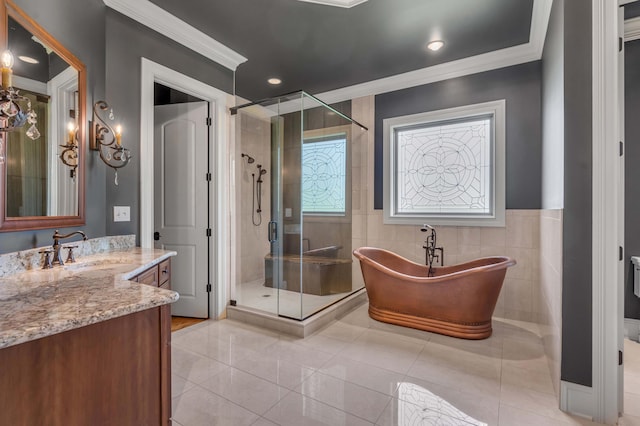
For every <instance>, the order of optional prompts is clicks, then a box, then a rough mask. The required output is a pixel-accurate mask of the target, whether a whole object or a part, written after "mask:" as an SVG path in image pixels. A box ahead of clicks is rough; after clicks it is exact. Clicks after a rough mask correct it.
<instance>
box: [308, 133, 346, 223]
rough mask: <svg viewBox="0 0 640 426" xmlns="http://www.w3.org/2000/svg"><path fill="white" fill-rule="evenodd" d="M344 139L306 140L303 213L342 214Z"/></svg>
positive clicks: (344, 167)
mask: <svg viewBox="0 0 640 426" xmlns="http://www.w3.org/2000/svg"><path fill="white" fill-rule="evenodd" d="M346 165H347V139H346V136H345V135H338V136H334V137H331V138H320V139H307V140H305V141H304V143H303V145H302V211H303V212H304V213H329V214H343V213H345V210H346V209H345V206H346V198H345V195H346V194H345V192H346V191H345V189H346Z"/></svg>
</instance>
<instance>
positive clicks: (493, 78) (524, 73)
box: [374, 61, 542, 209]
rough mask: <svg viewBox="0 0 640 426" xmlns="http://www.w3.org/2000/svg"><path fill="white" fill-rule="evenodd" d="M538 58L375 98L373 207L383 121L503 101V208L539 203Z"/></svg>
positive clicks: (378, 201)
mask: <svg viewBox="0 0 640 426" xmlns="http://www.w3.org/2000/svg"><path fill="white" fill-rule="evenodd" d="M541 92H542V90H541V65H540V61H536V62H530V63H527V64H522V65H517V66H513V67H508V68H502V69H499V70H493V71H487V72H483V73H479V74H474V75H470V76H465V77H459V78H454V79H451V80H445V81H440V82H437V83H432V84H427V85H424V86H418V87H412V88H409V89H404V90H398V91H395V92H389V93H385V94H382V95H378V96H376V105H375V114H376V126H375V181H374V185H375V186H374V191H375V195H374V208H376V209H382V207H383V203H382V137H383V134H382V120H384V119H385V118H389V117H397V116H402V115H408V114H416V113H420V112H426V111H435V110H439V109H445V108H452V107H457V106H462V105H470V104H476V103H481V102H488V101H494V100H498V99H506V104H507V105H506V115H507V117H506V134H507V137H506V159H507V161H506V163H507V164H506V206H507V208H508V209H538V208H540V206H541V170H542V167H541V161H542V142H541V140H542V135H541V120H542V118H541V109H542V107H541Z"/></svg>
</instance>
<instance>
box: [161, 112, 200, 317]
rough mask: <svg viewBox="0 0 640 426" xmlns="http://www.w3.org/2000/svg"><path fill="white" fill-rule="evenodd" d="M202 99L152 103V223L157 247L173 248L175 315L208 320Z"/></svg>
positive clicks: (172, 276) (172, 272) (172, 285)
mask: <svg viewBox="0 0 640 426" xmlns="http://www.w3.org/2000/svg"><path fill="white" fill-rule="evenodd" d="M208 109H209V108H208V104H207V102H190V103H182V104H172V105H160V106H156V107H155V115H154V127H155V139H154V197H153V198H154V225H155V231H156V232H157V233H158V234H159V236H160V237H159V239H158V240H157V241H156V247H157V248H163V249H166V250H174V251H176V252H177V253H178V255H177V256H176V257H174V258H172V259H171V288H172V290H174V291H177V292H178V293H180V299H179V300H178V301H177V302H176V303H174V304H173V305H172V307H171V314H172V315H176V316H185V317H196V318H208V316H209V312H208V311H209V309H208V307H209V305H208V293H207V284H208V283H209V256H208V237H207V234H206V232H207V227H208V208H207V204H208V187H207V184H208V182H207V180H206V174H207V171H208V156H209V153H208V147H207V145H208V137H207V132H208V126H207V124H206V120H207V116H208Z"/></svg>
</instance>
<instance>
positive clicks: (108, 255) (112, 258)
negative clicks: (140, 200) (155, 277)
mask: <svg viewBox="0 0 640 426" xmlns="http://www.w3.org/2000/svg"><path fill="white" fill-rule="evenodd" d="M128 245H129V244H123V245H121V246H119V248H113V246H109V247H107V248H106V249H104V248H103V249H101V250H98V251H99V252H98V253H95V254H89V255H85V256H82V257H80V256H79V258H78V259H77V260H78V261H77V262H76V263H72V264H67V265H65V266H55V267H54V268H53V269H47V270H43V269H31V270H26V271H25V270H24V269H23V270H22V272H20V270H16V269H15V268H12V269H13V270H12V271H11V272H10V273H4V274H0V348H6V347H9V346H13V345H17V344H20V343H24V342H28V341H31V340H35V339H39V338H41V337H46V336H50V335H53V334H57V333H61V332H64V331H67V330H72V329H75V328H79V327H83V326H86V325H90V324H95V323H98V322H101V321H105V320H108V319H111V318H116V317H120V316H123V315H127V314H131V313H134V312H138V311H143V310H145V309H149V308H153V307H156V306H161V305H165V304H168V303H172V302H175V301H176V300H178V294H177V293H176V292H173V291H170V290H163V289H160V288H155V287H152V286H148V285H144V284H138V283H135V282H132V281H129V279H130V278H132V277H134V276H136V275H137V274H139V273H140V272H142V271H144V270H146V269H148V268H149V267H151V266H153V265H156V264H158V263H160V262H161V261H163V260H165V259H167V258H169V257H171V256H175V254H176V253H175V252H171V251H163V250H154V249H142V248H139V247H127V246H128ZM6 256H10V255H3V257H6ZM0 264H2V261H0ZM0 269H2V268H0ZM25 269H28V268H25Z"/></svg>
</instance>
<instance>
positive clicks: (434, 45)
mask: <svg viewBox="0 0 640 426" xmlns="http://www.w3.org/2000/svg"><path fill="white" fill-rule="evenodd" d="M442 46H444V41H442V40H434V41H430V42H429V44H427V49H429V50H433V51H434V52H435V51H437V50H440V49H441V48H442Z"/></svg>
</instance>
